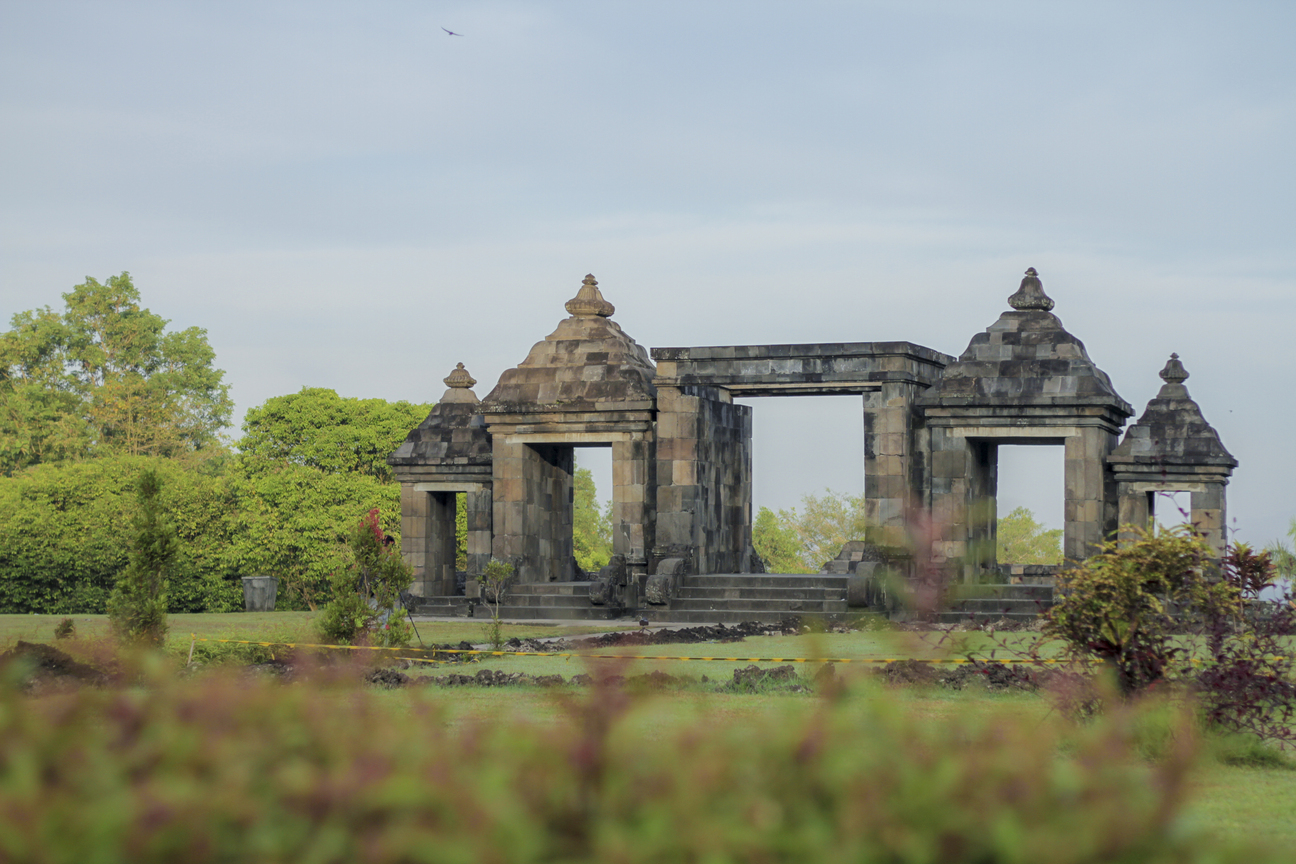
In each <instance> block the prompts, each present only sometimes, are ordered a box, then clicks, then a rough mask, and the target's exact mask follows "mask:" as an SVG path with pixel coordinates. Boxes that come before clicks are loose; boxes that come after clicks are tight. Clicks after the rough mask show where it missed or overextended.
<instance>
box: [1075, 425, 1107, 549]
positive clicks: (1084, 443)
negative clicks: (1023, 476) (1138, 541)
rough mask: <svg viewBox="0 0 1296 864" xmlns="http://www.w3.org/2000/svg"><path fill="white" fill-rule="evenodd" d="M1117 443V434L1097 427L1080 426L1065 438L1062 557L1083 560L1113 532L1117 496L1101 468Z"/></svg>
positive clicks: (1103, 467)
mask: <svg viewBox="0 0 1296 864" xmlns="http://www.w3.org/2000/svg"><path fill="white" fill-rule="evenodd" d="M1115 446H1116V436H1115V435H1114V434H1112V433H1111V432H1108V431H1107V430H1106V429H1103V428H1101V427H1098V426H1081V427H1079V428H1078V429H1077V430H1076V431H1075V433H1074V434H1072V435H1068V436H1067V439H1066V469H1065V483H1066V499H1065V505H1064V506H1065V514H1064V519H1065V523H1066V524H1065V525H1064V527H1063V533H1062V557H1063V559H1064V560H1067V561H1083V560H1085V559H1086V558H1088V557H1090V556H1091V555H1094V554H1095V553H1097V551H1098V546H1099V544H1101V543H1102V542H1103V541H1104V540H1106V539H1107V537H1108V535H1109V534H1110V533H1112V532H1114V531H1115V528H1116V524H1115V523H1116V517H1117V506H1118V505H1117V496H1116V494H1115V490H1114V489H1112V490H1108V488H1107V486H1108V484H1109V482H1110V477H1109V475H1108V474H1107V472H1106V471H1105V470H1104V469H1105V465H1106V458H1107V454H1109V453H1110V452H1111V451H1112V450H1113V449H1114V448H1115Z"/></svg>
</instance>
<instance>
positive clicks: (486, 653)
mask: <svg viewBox="0 0 1296 864" xmlns="http://www.w3.org/2000/svg"><path fill="white" fill-rule="evenodd" d="M193 641H194V642H224V643H228V644H232V645H260V646H262V647H265V648H276V647H286V648H331V649H337V650H342V651H404V652H410V651H422V652H424V653H431V654H432V655H433V656H432V658H427V657H411V656H404V657H402V658H401V659H403V660H410V661H414V662H418V663H445V662H447V661H446V660H438V659H435V657H436V655H438V654H453V655H456V656H478V657H562V658H565V659H568V660H570V659H571V658H573V657H577V658H587V659H591V660H683V661H708V662H722V663H882V664H886V663H951V664H959V663H982V664H988V663H1000V664H1003V665H1005V666H1013V665H1016V666H1037V665H1039V664H1041V663H1044V664H1065V663H1070V662H1072V661H1070V660H1065V659H1044V658H1026V659H1021V660H995V659H985V658H980V659H974V658H971V657H944V658H930V659H925V658H919V657H677V656H675V655H673V654H589V653H583V652H576V651H491V650H485V649H475V648H474V649H469V648H410V647H387V646H376V645H322V644H318V643H311V642H255V641H249V640H244V639H196V638H195V639H193ZM1264 659H1266V660H1285V659H1287V658H1286V657H1281V656H1273V657H1267V658H1264ZM1088 662H1090V663H1102V662H1103V661H1102V660H1099V659H1093V660H1090V661H1088ZM1188 662H1190V663H1195V664H1200V663H1202V662H1204V661H1202V660H1196V659H1192V660H1189V661H1188Z"/></svg>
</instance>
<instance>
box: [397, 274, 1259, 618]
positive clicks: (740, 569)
mask: <svg viewBox="0 0 1296 864" xmlns="http://www.w3.org/2000/svg"><path fill="white" fill-rule="evenodd" d="M1008 305H1009V307H1010V308H1009V309H1008V310H1007V311H1004V312H1003V313H1002V314H1001V315H1000V316H999V318H998V320H997V321H995V322H994V323H993V324H992V325H990V327H988V328H987V329H986V330H985V331H983V332H981V333H978V334H976V335H975V336H974V337H973V338H972V340H971V342H970V344H969V345H968V347H967V349H966V350H965V351H964V352H963V353H962V355H960V356H959V357H957V358H955V357H951V356H948V355H946V354H943V353H941V352H939V351H935V350H933V349H931V348H925V347H923V346H921V345H915V344H912V343H910V342H852V343H830V344H809V345H742V346H728V347H694V348H655V349H653V350H652V351H651V355H650V353H649V352H648V351H647V350H645V349H644V348H643V347H642V346H640V345H639V344H637V343H636V342H635V341H634V339H632V338H631V337H630V336H629V335H628V334H627V333H626V332H625V331H623V330H622V329H621V327H620V326H619V325H618V324H617V323H616V322H614V321H612V316H613V314H614V312H615V308H614V307H613V305H612V304H611V303H610V302H608V301H607V300H606V299H605V298H604V297H603V295H602V292H601V291H600V290H599V287H598V284H597V282H596V281H595V279H594V277H593V276H587V277H586V278H585V280H584V282H583V284H582V285H581V287H580V290H579V291H578V293H577V294H576V296H575V297H573V298H572V299H571V300H569V301H567V303H566V310H567V312H568V315H569V317H567V318H564V319H563V320H561V321H560V322H559V323H558V326H557V328H556V329H555V330H554V331H553V332H552V333H551V334H549V335H548V336H546V337H545V338H544V339H543V340H542V341H540V342H537V343H536V344H535V345H534V346H533V347H532V348H531V350H530V352H529V353H528V354H527V356H526V359H525V360H523V361H522V362H521V363H520V364H518V365H517V366H516V367H514V368H512V369H509V370H507V371H506V372H504V374H503V375H501V376H500V380H499V382H498V383H497V384H496V385H495V387H494V388H493V389H492V390H491V391H490V392H489V393H488V394H487V395H486V396H485V397H484V398H482V399H480V400H479V399H478V397H477V396H476V395H475V394H474V392H473V390H472V386H473V385H474V384H475V383H476V382H475V381H474V380H473V378H472V377H471V375H469V374H468V372H467V370H465V368H464V364H463V363H460V364H458V366H457V368H456V369H455V370H454V371H453V372H451V373H450V375H449V376H448V377H447V378H446V379H445V383H446V384H447V385H448V387H449V389H448V390H447V391H446V393H445V395H444V396H443V397H442V398H441V401H440V402H439V403H438V404H437V405H436V407H435V408H433V409H432V411H431V413H430V414H429V415H428V417H427V419H426V420H424V421H423V422H422V423H421V424H419V426H418V427H417V428H415V429H414V430H412V431H411V432H410V434H409V436H408V438H407V439H406V441H405V442H404V443H403V444H402V445H401V446H400V448H398V449H397V450H396V451H395V452H394V453H393V454H391V456H390V457H389V459H388V461H389V462H390V463H391V465H392V466H393V468H394V470H395V472H396V476H397V478H398V479H399V481H400V483H401V529H402V547H403V554H404V556H405V558H406V560H407V561H408V562H409V564H410V565H411V566H412V567H413V569H414V572H415V583H414V593H415V594H418V595H420V596H421V597H422V598H423V600H424V606H423V610H424V611H426V612H430V613H440V614H446V613H452V614H471V611H472V604H471V601H470V600H468V599H465V598H464V597H463V596H462V588H461V587H460V586H461V585H462V582H459V584H457V581H456V573H455V519H456V515H457V501H459V500H462V501H463V506H464V507H465V510H466V512H465V514H464V515H465V516H466V520H467V525H468V550H467V551H468V562H467V570H468V576H469V578H468V589H469V590H468V594H470V595H471V594H472V593H473V591H472V589H473V587H475V583H474V582H473V579H472V578H471V577H472V576H474V575H475V574H477V573H480V572H481V571H482V569H483V568H484V567H485V565H486V563H487V562H488V561H489V560H490V559H491V558H492V557H493V558H496V559H499V560H502V561H507V562H509V563H511V564H513V565H514V567H515V572H516V584H514V585H513V587H512V588H511V589H510V592H509V597H510V599H509V600H508V601H507V602H508V604H509V606H508V607H507V614H512V615H515V616H517V617H607V616H608V615H609V614H615V613H616V612H618V611H624V610H630V611H633V610H635V609H637V608H638V609H643V610H655V611H656V613H657V615H658V617H663V618H672V619H674V620H689V619H690V618H692V619H694V620H709V621H716V620H724V619H725V617H726V616H729V617H731V618H732V616H734V615H737V616H740V617H770V616H777V615H782V614H788V613H793V612H795V613H801V614H805V613H811V614H815V613H821V614H830V615H831V614H834V613H841V612H845V611H846V608H847V604H848V598H849V603H850V605H859V604H861V603H869V602H876V595H874V594H872V593H870V592H867V591H859V590H856V588H852V584H851V580H852V577H855V576H857V575H858V574H861V573H864V572H865V568H863V567H861V566H860V563H859V562H861V561H867V560H876V557H875V556H872V555H870V554H869V548H870V547H871V546H872V544H863V543H852V544H848V547H850V548H848V549H847V550H844V551H843V554H842V558H841V560H839V561H837V562H829V563H828V564H826V565H825V569H824V572H823V573H821V574H819V575H818V576H784V577H779V576H775V575H772V574H765V573H764V566H763V564H762V562H761V561H760V559H759V556H757V555H756V553H755V551H754V550H753V549H752V545H751V526H752V507H751V493H752V459H751V438H752V423H751V408H749V407H748V406H746V405H742V404H738V403H736V402H734V397H736V396H737V397H756V396H761V397H764V396H771V397H773V396H782V397H795V396H810V395H816V396H817V395H828V394H853V395H858V396H860V397H861V398H862V403H863V404H862V407H863V412H864V441H863V442H862V446H863V448H864V465H865V481H864V482H865V489H864V494H865V504H866V511H867V516H868V519H869V522H870V524H871V525H872V526H874V528H875V529H876V531H877V534H876V536H875V537H874V538H871V540H872V541H873V542H874V543H881V544H884V545H885V544H898V543H905V542H907V543H909V544H910V545H912V543H913V540H912V537H913V536H914V535H913V532H911V531H909V530H908V529H909V528H910V527H911V526H913V525H914V524H918V523H919V522H921V523H922V524H926V525H929V526H930V529H929V530H927V531H925V532H920V533H921V534H922V537H923V540H922V541H921V542H922V543H923V544H924V546H925V547H926V548H923V549H913V550H912V554H913V555H914V556H921V557H922V558H924V560H928V561H931V562H933V563H934V564H935V565H936V566H938V567H941V568H945V569H947V570H948V571H949V572H950V575H951V576H952V577H953V578H954V579H955V580H956V581H957V580H962V581H969V582H970V581H978V580H980V578H981V577H982V576H983V575H984V574H985V572H986V571H995V570H997V569H998V567H999V565H998V562H996V561H995V526H996V505H995V498H996V492H997V489H996V487H997V473H998V471H997V465H998V454H999V449H1000V448H1001V447H1004V446H1011V445H1061V446H1062V447H1063V448H1064V450H1065V508H1064V509H1065V525H1064V533H1063V537H1064V539H1063V552H1064V556H1065V557H1066V558H1067V559H1069V560H1082V559H1084V558H1085V557H1087V556H1088V555H1090V554H1092V552H1093V551H1094V549H1095V547H1096V546H1097V544H1099V543H1101V542H1103V541H1104V540H1106V539H1108V538H1111V537H1115V536H1116V532H1117V530H1118V526H1120V525H1126V524H1134V525H1140V524H1147V521H1148V519H1149V518H1150V517H1151V516H1152V514H1153V509H1154V506H1155V501H1156V497H1155V496H1156V493H1158V492H1164V491H1185V492H1189V493H1191V502H1192V514H1191V519H1192V521H1193V523H1194V524H1195V525H1196V526H1197V527H1198V530H1200V531H1202V532H1203V533H1204V534H1205V536H1206V538H1207V540H1208V542H1210V543H1211V544H1212V545H1213V546H1215V548H1217V549H1222V547H1223V544H1224V540H1225V525H1226V508H1225V494H1224V490H1225V487H1226V485H1227V484H1228V480H1229V477H1230V476H1231V474H1232V471H1233V468H1235V467H1236V465H1237V461H1236V460H1235V459H1233V457H1232V456H1231V455H1230V454H1229V453H1228V451H1227V450H1225V449H1224V446H1223V444H1222V443H1221V442H1220V440H1219V436H1218V435H1217V434H1216V432H1215V430H1214V429H1213V428H1211V426H1210V425H1209V424H1208V423H1207V422H1206V420H1205V419H1204V417H1203V416H1202V413H1201V410H1200V408H1199V407H1198V406H1197V404H1196V403H1195V402H1194V401H1193V400H1192V399H1191V397H1190V396H1189V395H1188V391H1187V389H1186V387H1185V386H1184V384H1183V382H1184V380H1185V379H1186V378H1187V377H1188V373H1187V372H1186V370H1185V369H1184V367H1183V365H1182V364H1181V363H1180V361H1179V359H1178V355H1172V357H1171V359H1170V361H1169V363H1168V364H1167V365H1166V367H1165V369H1164V370H1163V371H1162V372H1161V377H1162V378H1163V379H1164V381H1165V385H1164V386H1163V387H1162V389H1161V392H1160V393H1159V394H1158V395H1157V397H1156V398H1155V399H1153V400H1152V401H1151V402H1150V403H1149V404H1148V406H1147V409H1146V411H1145V412H1144V414H1143V416H1142V417H1141V418H1140V419H1139V420H1138V422H1136V423H1135V424H1133V425H1132V426H1130V427H1129V428H1128V429H1126V430H1125V433H1124V439H1123V440H1122V438H1121V433H1122V429H1123V427H1124V426H1125V423H1126V422H1127V420H1128V419H1129V418H1130V417H1132V416H1133V414H1134V411H1133V409H1132V408H1131V406H1130V405H1129V404H1128V403H1127V402H1125V401H1124V400H1123V399H1121V397H1120V396H1119V395H1118V394H1117V393H1116V390H1115V389H1114V387H1113V385H1112V382H1111V379H1110V378H1109V377H1108V376H1107V374H1106V373H1104V372H1103V371H1102V370H1101V369H1099V368H1098V367H1097V366H1096V365H1095V364H1094V362H1093V361H1092V360H1091V359H1090V358H1089V356H1088V354H1087V352H1086V351H1085V348H1084V345H1083V343H1081V341H1080V340H1079V339H1077V338H1076V337H1074V336H1072V335H1071V334H1070V333H1069V332H1067V330H1066V329H1065V328H1064V327H1063V325H1062V322H1061V320H1059V319H1058V317H1057V316H1055V315H1054V314H1053V313H1052V309H1053V306H1054V303H1053V300H1052V299H1050V298H1049V297H1048V296H1047V295H1046V294H1045V293H1044V288H1043V285H1042V283H1041V281H1040V279H1039V277H1038V274H1037V273H1036V272H1035V270H1034V268H1031V269H1029V270H1027V272H1026V277H1025V278H1024V279H1023V280H1022V281H1021V285H1020V287H1019V288H1018V290H1017V292H1016V293H1015V294H1013V295H1012V296H1011V297H1010V298H1009V299H1008ZM578 447H606V448H610V449H611V451H612V475H613V488H612V519H613V526H612V527H613V532H612V533H613V537H612V543H613V553H614V557H613V563H612V564H610V565H609V566H608V567H606V568H604V570H603V571H602V572H601V573H600V574H597V575H593V574H584V573H581V572H579V569H578V568H577V567H576V564H575V561H574V558H573V555H572V499H573V494H572V492H573V487H572V480H573V469H574V451H575V449H576V448H578ZM461 494H462V496H463V497H462V499H460V498H459V496H460V495H461ZM460 579H462V576H461V577H460ZM1028 581H1042V582H1046V581H1047V579H1036V580H1028ZM856 587H858V586H856ZM695 613H696V614H695ZM755 613H760V614H755Z"/></svg>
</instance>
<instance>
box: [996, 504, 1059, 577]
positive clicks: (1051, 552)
mask: <svg viewBox="0 0 1296 864" xmlns="http://www.w3.org/2000/svg"><path fill="white" fill-rule="evenodd" d="M996 533H997V550H996V558H997V559H998V561H999V563H1000V564H1061V563H1062V529H1061V528H1052V529H1049V528H1045V527H1044V526H1043V525H1041V524H1040V523H1038V522H1036V521H1035V514H1034V513H1032V512H1031V511H1030V510H1028V509H1027V508H1025V507H1017V508H1014V510H1013V511H1012V512H1011V513H1009V514H1008V515H1007V516H1002V517H1000V518H999V523H998V529H997V532H996Z"/></svg>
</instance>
